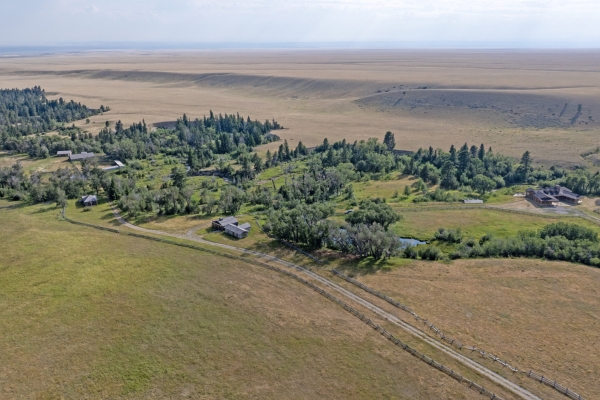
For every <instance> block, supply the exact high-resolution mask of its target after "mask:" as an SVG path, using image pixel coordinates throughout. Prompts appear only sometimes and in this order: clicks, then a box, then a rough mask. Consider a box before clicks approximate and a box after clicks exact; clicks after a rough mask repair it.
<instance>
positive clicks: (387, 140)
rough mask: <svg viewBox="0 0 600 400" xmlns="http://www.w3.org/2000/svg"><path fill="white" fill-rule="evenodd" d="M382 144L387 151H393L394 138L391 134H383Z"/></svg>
mask: <svg viewBox="0 0 600 400" xmlns="http://www.w3.org/2000/svg"><path fill="white" fill-rule="evenodd" d="M383 144H385V145H386V147H387V149H388V150H389V151H392V150H394V147H396V139H395V138H394V134H393V133H392V132H390V131H387V132H386V133H385V137H384V138H383Z"/></svg>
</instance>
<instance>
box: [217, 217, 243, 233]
mask: <svg viewBox="0 0 600 400" xmlns="http://www.w3.org/2000/svg"><path fill="white" fill-rule="evenodd" d="M238 224H239V222H238V220H237V219H236V218H235V217H225V218H219V219H218V220H216V221H213V222H212V227H213V229H218V230H220V231H224V230H225V227H226V226H227V225H236V226H237V225H238Z"/></svg>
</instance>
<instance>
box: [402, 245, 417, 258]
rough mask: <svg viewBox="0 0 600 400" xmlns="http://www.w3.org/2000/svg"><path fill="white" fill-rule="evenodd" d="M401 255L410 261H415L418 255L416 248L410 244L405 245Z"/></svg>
mask: <svg viewBox="0 0 600 400" xmlns="http://www.w3.org/2000/svg"><path fill="white" fill-rule="evenodd" d="M402 253H403V255H404V257H406V258H412V259H416V258H417V255H418V253H417V249H416V247H415V246H413V245H412V244H409V245H406V247H405V248H404V249H403V250H402Z"/></svg>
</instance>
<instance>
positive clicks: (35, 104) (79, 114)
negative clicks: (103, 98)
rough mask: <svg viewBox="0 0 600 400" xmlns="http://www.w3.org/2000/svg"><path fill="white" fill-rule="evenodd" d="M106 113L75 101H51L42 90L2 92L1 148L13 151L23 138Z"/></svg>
mask: <svg viewBox="0 0 600 400" xmlns="http://www.w3.org/2000/svg"><path fill="white" fill-rule="evenodd" d="M104 111H105V107H104V106H101V107H100V108H99V109H90V108H88V107H87V106H85V105H82V104H81V103H76V102H74V101H73V100H71V101H65V100H64V99H63V98H62V97H61V98H59V99H58V100H48V99H47V98H46V92H45V91H44V90H43V89H42V88H41V87H39V86H34V87H33V88H27V89H2V90H0V144H2V148H4V149H6V150H11V149H12V147H14V146H16V143H18V142H19V138H21V137H22V136H27V135H31V134H34V133H41V132H47V131H50V130H53V129H56V128H57V127H58V126H61V125H62V124H65V123H69V122H72V121H77V120H80V119H84V118H88V117H90V116H93V115H97V114H100V113H101V112H104Z"/></svg>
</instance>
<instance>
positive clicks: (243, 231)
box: [225, 223, 250, 239]
mask: <svg viewBox="0 0 600 400" xmlns="http://www.w3.org/2000/svg"><path fill="white" fill-rule="evenodd" d="M249 231H250V224H248V223H245V224H243V225H240V226H237V225H231V224H230V225H226V226H225V233H227V234H229V235H231V236H235V237H236V238H238V239H242V238H245V237H246V236H248V233H249Z"/></svg>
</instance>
